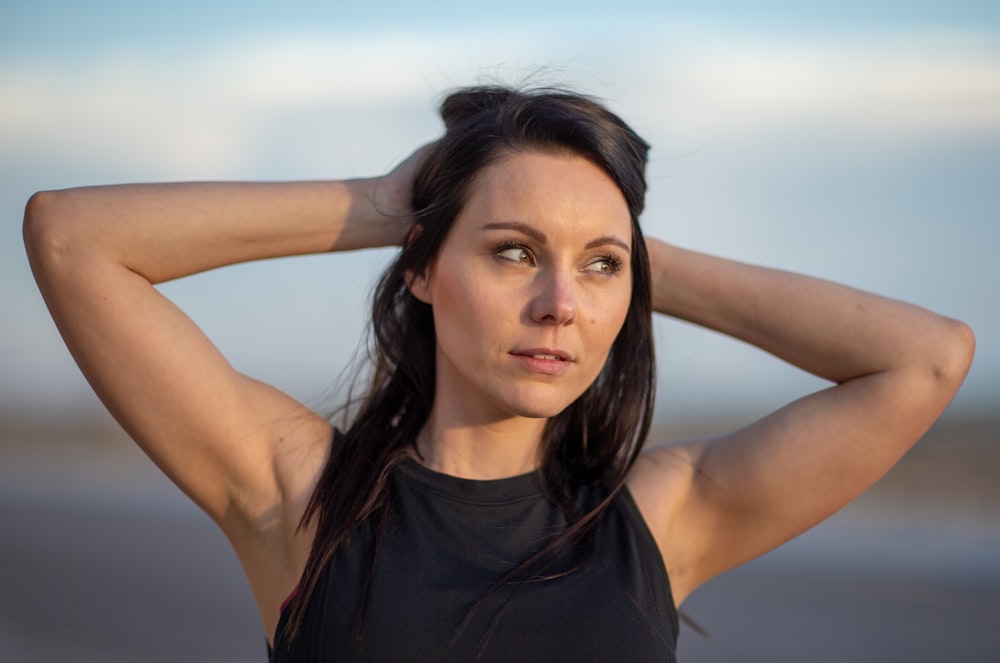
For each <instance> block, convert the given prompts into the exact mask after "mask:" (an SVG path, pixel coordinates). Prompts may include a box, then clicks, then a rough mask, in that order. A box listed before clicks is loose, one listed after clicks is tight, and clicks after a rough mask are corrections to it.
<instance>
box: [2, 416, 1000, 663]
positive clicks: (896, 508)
mask: <svg viewBox="0 0 1000 663" xmlns="http://www.w3.org/2000/svg"><path fill="white" fill-rule="evenodd" d="M727 423H733V424H737V423H740V422H707V423H702V424H690V425H685V426H672V427H665V428H664V429H663V430H661V431H659V432H658V434H657V436H656V437H657V438H660V439H667V438H675V437H679V436H685V435H688V434H695V433H698V432H718V431H720V430H726V428H727ZM998 442H1000V419H998V420H989V419H979V420H959V419H955V418H947V417H946V418H945V419H944V420H943V421H942V422H941V423H939V424H938V425H937V426H936V427H935V428H934V429H932V431H931V432H930V433H928V435H927V436H926V437H925V439H924V440H923V441H921V443H920V444H919V445H918V446H917V447H916V449H915V450H914V451H913V452H911V454H910V455H908V456H907V457H906V458H905V459H904V460H903V461H902V462H901V463H900V464H899V465H898V466H897V467H896V468H895V469H894V470H893V471H892V472H891V473H890V474H889V475H888V476H887V477H886V478H885V479H884V480H883V481H882V482H881V483H880V484H878V485H877V486H876V487H875V488H873V489H872V490H871V491H869V492H868V493H867V494H866V495H864V496H863V497H861V498H860V499H859V500H857V501H856V502H855V503H853V504H852V505H850V506H849V507H848V508H847V509H845V510H844V511H843V512H842V513H840V514H838V515H837V516H835V517H834V518H832V519H830V520H829V521H827V522H826V523H824V524H822V525H820V526H819V527H817V528H815V529H814V530H812V531H811V532H809V533H807V534H805V535H803V536H802V537H800V538H798V539H796V540H795V541H793V542H791V543H789V544H788V545H786V546H784V547H783V548H781V549H779V550H778V551H776V552H774V553H772V554H770V555H767V556H765V557H764V558H762V559H760V560H757V561H755V562H752V563H750V564H748V565H746V566H744V567H742V568H740V569H737V570H735V571H732V572H730V573H729V574H726V575H725V576H723V577H721V578H718V579H716V580H715V581H713V582H711V583H709V584H708V585H706V586H705V587H703V588H702V589H700V590H699V591H698V592H697V593H696V594H695V595H694V596H693V597H692V598H691V599H690V600H689V601H688V602H687V603H686V604H685V609H686V611H687V613H688V614H690V615H691V616H692V617H693V618H694V619H695V620H696V621H698V622H699V623H700V624H701V626H703V627H704V628H705V629H706V630H707V631H709V633H710V637H709V638H707V639H706V638H703V637H701V636H700V635H698V634H696V633H694V632H693V631H691V630H689V629H686V628H685V630H684V632H683V633H682V637H681V645H680V656H681V660H682V662H683V663H696V662H699V661H700V662H711V663H731V662H732V663H735V662H737V661H738V662H740V663H754V662H757V661H759V662H761V663H763V662H767V663H780V662H783V661H788V662H793V661H794V662H803V661H808V662H810V663H826V662H828V661H829V662H832V661H837V662H842V661H852V662H867V661H871V662H876V661H877V662H879V663H895V662H897V661H898V662H902V661H906V662H908V663H919V662H922V661H928V662H930V661H935V662H938V661H962V662H964V663H978V662H982V663H987V662H991V663H995V662H996V661H1000V443H998ZM0 523H2V527H0V597H2V599H0V661H4V662H6V661H10V662H17V663H34V662H38V663H41V662H46V663H48V662H51V661H81V662H89V661H102V662H110V663H113V662H117V661H122V662H124V661H129V662H132V661H148V662H151V663H156V662H159V661H164V662H167V661H199V662H200V661H204V662H229V661H232V662H236V661H261V662H263V661H264V660H265V653H264V651H265V648H264V647H265V646H264V636H263V633H262V630H261V628H260V626H259V623H258V619H257V616H256V612H255V608H254V606H253V602H252V599H251V596H250V592H249V590H248V588H247V587H246V584H245V581H244V579H243V576H242V572H241V570H240V568H239V564H238V562H237V561H236V558H235V556H234V554H233V553H232V551H231V550H230V549H229V546H228V543H227V542H226V540H225V539H224V537H223V536H222V535H221V534H220V533H219V532H218V531H217V530H216V529H215V527H214V525H213V524H212V523H211V522H210V521H209V520H208V519H207V518H206V517H205V516H203V515H202V514H201V513H200V512H199V511H197V509H196V508H195V507H194V506H192V505H191V504H190V503H189V502H188V501H187V500H186V498H184V497H183V496H182V495H181V494H180V493H179V492H178V491H177V490H176V489H175V488H174V487H173V486H172V485H171V484H170V483H169V482H168V481H167V480H166V479H164V478H163V477H162V476H161V475H160V474H159V473H158V472H157V470H156V469H155V468H154V467H153V466H152V464H151V463H150V462H149V461H148V460H147V459H146V458H145V457H144V456H143V455H142V454H141V453H140V452H139V451H138V450H137V449H136V448H135V447H134V446H133V445H132V444H131V442H129V441H128V439H127V438H126V437H125V436H124V435H123V434H122V433H121V432H120V431H119V430H117V428H115V427H114V425H113V424H111V423H109V422H107V421H104V420H102V421H98V422H96V423H93V422H92V423H89V424H85V423H81V422H65V423H63V424H59V425H56V424H51V423H50V424H46V425H40V424H39V423H38V422H30V421H16V420H15V419H14V418H11V417H6V418H5V420H3V421H0ZM598 605H599V601H595V606H598Z"/></svg>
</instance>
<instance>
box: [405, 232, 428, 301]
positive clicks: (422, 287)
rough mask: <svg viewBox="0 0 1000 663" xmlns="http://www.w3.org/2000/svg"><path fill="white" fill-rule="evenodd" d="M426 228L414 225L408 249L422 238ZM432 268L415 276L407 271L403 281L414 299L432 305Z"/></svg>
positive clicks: (408, 241)
mask: <svg viewBox="0 0 1000 663" xmlns="http://www.w3.org/2000/svg"><path fill="white" fill-rule="evenodd" d="M423 230H424V227H423V226H422V225H420V224H419V223H414V224H413V227H412V228H410V232H409V234H408V235H407V237H406V248H410V246H412V244H413V242H414V240H416V239H417V237H420V233H421V232H423ZM429 272H430V268H425V269H424V271H423V272H422V273H421V274H415V273H414V272H412V271H410V270H407V271H406V275H405V276H404V277H403V280H404V281H405V282H406V287H407V289H408V290H409V291H410V294H412V295H413V296H414V297H416V298H417V299H419V300H420V301H422V302H423V303H424V304H430V303H431V289H430V283H429V280H430V274H429Z"/></svg>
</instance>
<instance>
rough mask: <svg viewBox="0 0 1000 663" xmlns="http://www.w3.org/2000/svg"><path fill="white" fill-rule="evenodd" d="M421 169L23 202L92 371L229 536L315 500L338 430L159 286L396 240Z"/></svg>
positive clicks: (79, 355) (61, 311)
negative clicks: (260, 377) (251, 373)
mask: <svg viewBox="0 0 1000 663" xmlns="http://www.w3.org/2000/svg"><path fill="white" fill-rule="evenodd" d="M412 162H413V160H412V159H411V160H409V161H408V162H405V163H404V164H403V165H401V166H400V167H399V168H397V169H396V171H394V172H393V173H392V174H390V175H389V176H387V177H385V178H381V179H373V180H354V181H349V182H298V183H275V184H253V183H225V184H224V183H188V184H155V185H124V186H109V187H93V188H81V189H71V190H66V191H55V192H42V193H38V194H35V195H34V196H33V197H32V198H31V200H30V201H29V203H28V206H27V209H26V212H25V221H24V235H25V243H26V246H27V250H28V256H29V260H30V262H31V267H32V270H33V272H34V274H35V278H36V280H37V282H38V285H39V288H40V289H41V291H42V295H43V296H44V298H45V301H46V303H47V304H48V307H49V310H50V311H51V313H52V317H53V318H54V320H55V322H56V325H57V326H58V328H59V330H60V332H61V333H62V336H63V338H64V340H65V341H66V344H67V346H68V347H69V350H70V352H71V353H72V354H73V357H74V358H75V359H76V361H77V363H78V364H79V366H80V368H81V369H82V371H83V373H84V375H85V376H86V377H87V379H88V381H89V382H90V384H91V385H92V386H93V388H94V390H95V391H96V392H97V394H98V396H99V397H100V398H101V400H102V401H103V402H104V404H105V405H106V406H107V408H108V409H109V411H110V412H111V413H112V414H113V415H114V417H115V418H116V419H117V420H118V422H119V423H120V424H121V425H122V426H123V427H124V428H125V429H126V431H128V433H129V434H130V435H131V436H132V437H133V438H134V439H135V440H136V442H138V443H139V445H140V446H141V447H142V448H143V449H144V450H145V452H146V453H147V454H148V455H149V456H150V457H151V458H152V459H153V460H154V461H155V462H156V464H157V465H158V466H159V467H160V468H161V469H162V470H163V471H164V472H165V473H166V474H167V475H168V476H169V477H170V478H171V479H172V480H173V481H174V482H175V483H176V484H177V485H178V486H179V487H180V488H181V489H182V490H183V491H184V492H185V493H187V494H188V495H189V496H190V497H191V498H192V499H193V500H194V501H195V502H196V503H197V504H198V505H199V506H201V507H202V508H203V509H204V510H205V511H206V512H207V513H208V514H209V515H210V516H211V517H212V518H213V519H215V520H216V521H217V522H218V523H219V524H220V525H221V526H222V527H223V528H224V529H226V530H227V532H229V533H230V534H231V535H232V534H233V533H234V532H235V531H239V530H240V529H241V528H242V527H244V526H246V525H250V526H251V527H255V526H256V525H255V523H256V524H259V523H260V522H261V519H273V518H274V517H275V516H278V517H279V519H283V520H285V521H288V520H289V516H292V515H294V514H290V513H289V512H288V506H289V504H296V505H302V504H304V502H305V500H307V499H308V496H309V492H310V491H311V488H312V481H313V479H314V477H315V475H316V473H317V472H318V471H319V468H320V467H321V466H322V463H323V461H324V460H325V452H326V443H327V442H328V439H329V437H328V436H329V428H328V425H327V423H326V422H325V421H324V420H323V419H322V418H320V417H319V416H318V415H316V414H314V413H312V412H310V411H308V410H306V408H304V407H303V406H302V405H301V404H299V403H297V402H296V401H294V400H293V399H291V398H290V397H288V396H286V395H284V394H282V393H280V392H278V391H277V390H275V389H273V388H271V387H269V386H268V385H265V384H263V383H260V382H257V381H255V380H253V379H250V378H248V377H246V376H244V375H241V374H240V373H238V372H237V371H235V370H234V369H233V368H232V367H231V366H230V365H229V364H228V362H227V361H226V360H225V359H224V358H223V356H222V355H221V353H220V352H219V351H218V349H217V348H215V347H214V345H213V344H212V343H211V342H210V341H209V340H208V338H206V337H205V335H204V334H203V333H202V332H201V330H200V329H198V327H197V326H196V325H195V324H194V323H193V322H192V321H191V320H190V318H188V317H187V316H186V315H185V314H184V313H183V312H182V311H180V310H179V309H178V308H177V307H176V306H174V305H173V304H172V303H171V302H170V301H169V300H168V299H166V298H165V297H164V296H162V295H161V294H160V293H159V292H158V291H157V290H156V289H155V288H154V287H153V286H154V285H155V284H157V283H161V282H163V281H167V280H170V279H174V278H178V277H181V276H186V275H189V274H194V273H197V272H201V271H205V270H208V269H212V268H215V267H220V266H223V265H229V264H233V263H239V262H246V261H250V260H258V259H264V258H271V257H278V256H289V255H298V254H308V253H319V252H324V251H331V250H350V249H359V248H366V247H374V246H385V245H391V244H399V243H401V242H402V240H403V238H404V237H405V234H406V232H407V228H408V225H409V224H408V223H407V222H406V220H405V214H406V211H407V206H408V202H409V190H408V184H409V177H410V172H409V171H410V170H412V168H413V167H414V164H413V163H412ZM381 212H385V214H383V213H381ZM282 507H284V511H285V512H284V513H283V514H278V513H276V508H282ZM298 508H299V507H296V509H295V510H298ZM281 515H284V516H285V518H281ZM286 524H288V523H287V522H286ZM291 524H292V525H293V526H294V525H297V523H291Z"/></svg>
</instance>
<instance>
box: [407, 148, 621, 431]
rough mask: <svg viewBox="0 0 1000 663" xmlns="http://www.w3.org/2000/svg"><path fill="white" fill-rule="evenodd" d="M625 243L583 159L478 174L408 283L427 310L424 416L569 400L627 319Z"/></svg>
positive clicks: (594, 171) (513, 162) (525, 409)
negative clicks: (427, 408)
mask: <svg viewBox="0 0 1000 663" xmlns="http://www.w3.org/2000/svg"><path fill="white" fill-rule="evenodd" d="M631 241H632V224H631V219H630V216H629V211H628V207H627V205H626V203H625V199H624V198H623V197H622V194H621V192H620V191H619V189H618V187H617V186H616V185H615V183H614V182H613V181H612V180H611V179H610V178H609V177H608V176H607V174H605V172H604V171H603V170H601V169H600V168H599V167H597V166H595V165H594V164H592V163H591V162H589V161H587V160H586V159H583V158H582V157H578V156H571V155H553V154H543V153H538V152H519V153H514V154H511V155H509V156H505V157H503V158H502V159H500V160H498V161H496V162H494V163H493V164H491V165H490V166H488V167H487V168H485V169H484V170H483V171H482V172H481V173H480V174H479V176H478V177H477V179H476V182H475V183H474V184H473V186H472V187H471V188H470V191H469V197H468V200H467V202H466V204H465V207H464V208H463V209H462V211H461V213H460V214H459V215H458V217H457V218H456V219H455V222H454V224H453V226H452V228H451V230H450V231H449V233H448V236H447V238H446V239H445V241H444V243H443V244H442V246H441V249H440V252H439V253H438V255H437V257H436V259H435V260H434V262H433V263H432V265H431V267H430V269H429V270H428V271H427V273H425V274H424V275H422V276H420V277H417V278H414V279H412V280H411V283H410V289H411V291H412V292H413V294H414V295H415V296H416V297H418V298H419V299H421V300H422V301H424V302H426V303H428V304H430V305H431V307H432V309H433V314H434V324H435V329H436V333H437V348H436V353H437V354H436V366H437V384H436V391H435V407H436V408H437V406H438V404H440V403H441V402H446V403H447V404H448V408H449V410H451V411H453V412H456V413H457V414H459V416H461V417H463V418H464V419H465V421H466V422H468V423H479V424H482V423H489V422H494V421H498V420H501V419H506V418H510V417H517V416H521V417H551V416H553V415H556V414H558V413H559V412H561V411H562V410H563V409H565V408H566V407H567V406H568V405H570V404H571V403H572V402H573V401H574V400H576V398H577V397H579V396H580V394H582V393H583V392H584V391H585V390H586V389H587V387H589V386H590V384H591V383H592V382H593V381H594V380H595V379H596V377H597V375H598V373H599V372H600V370H601V368H602V366H603V365H604V361H605V359H606V357H607V355H608V352H609V350H610V348H611V344H612V343H613V342H614V340H615V337H616V336H617V335H618V332H619V330H620V329H621V326H622V324H623V323H624V320H625V316H626V314H627V312H628V308H629V304H630V301H631V294H632V271H631V264H630V257H631Z"/></svg>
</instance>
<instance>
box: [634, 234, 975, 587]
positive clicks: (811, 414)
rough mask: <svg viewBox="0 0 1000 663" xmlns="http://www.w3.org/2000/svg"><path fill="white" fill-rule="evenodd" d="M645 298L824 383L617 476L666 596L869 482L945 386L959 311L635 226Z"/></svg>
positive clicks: (954, 372)
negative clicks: (663, 567)
mask: <svg viewBox="0 0 1000 663" xmlns="http://www.w3.org/2000/svg"><path fill="white" fill-rule="evenodd" d="M647 246H648V248H649V253H650V260H651V263H652V277H653V305H654V308H655V310H656V311H658V312H660V313H663V314H666V315H670V316H673V317H675V318H679V319H683V320H687V321H689V322H693V323H696V324H698V325H701V326H703V327H707V328H709V329H714V330H716V331H719V332H722V333H724V334H727V335H729V336H732V337H734V338H737V339H740V340H743V341H745V342H747V343H750V344H752V345H755V346H757V347H759V348H761V349H763V350H766V351H767V352H769V353H771V354H773V355H775V356H777V357H780V358H781V359H784V360H785V361H787V362H789V363H791V364H793V365H795V366H798V367H799V368H802V369H804V370H806V371H809V372H810V373H813V374H814V375H817V376H819V377H822V378H826V379H827V380H830V381H831V382H833V383H835V384H834V386H832V387H830V388H828V389H825V390H822V391H819V392H817V393H815V394H812V395H809V396H806V397H805V398H802V399H800V400H797V401H795V402H793V403H791V404H789V405H787V406H785V407H783V408H782V409H780V410H778V411H777V412H774V413H773V414H771V415H769V416H767V417H765V418H764V419H761V420H760V421H757V422H756V423H754V424H751V425H750V426H747V427H746V428H743V429H740V430H738V431H735V432H733V433H730V434H728V435H724V436H720V437H717V438H712V439H706V440H696V441H690V442H685V443H681V444H678V445H673V446H667V447H660V448H657V449H653V450H651V451H649V452H647V453H646V454H645V456H644V457H643V458H642V459H641V460H640V463H639V464H638V465H637V467H636V471H635V472H634V474H633V477H632V478H631V479H630V488H631V489H632V491H633V493H634V494H635V496H636V499H637V501H638V502H639V504H640V508H642V509H643V512H644V515H645V516H646V519H647V521H649V522H650V524H651V527H652V529H653V531H654V534H655V535H656V538H657V540H658V542H659V543H660V546H661V550H662V551H663V554H664V559H665V561H666V563H667V567H668V570H669V572H670V574H671V583H672V585H673V586H674V591H675V594H677V596H676V598H677V600H678V602H680V601H681V600H682V599H683V597H684V596H686V595H687V593H689V592H690V591H692V590H693V589H694V588H695V587H697V586H698V585H700V584H701V583H703V582H705V581H706V580H708V579H710V578H712V577H714V576H716V575H718V574H719V573H722V572H723V571H725V570H727V569H730V568H732V567H734V566H736V565H738V564H741V563H743V562H745V561H747V560H749V559H752V558H754V557H756V556H758V555H761V554H763V553H765V552H767V551H768V550H771V549H773V548H775V547H777V546H778V545H780V544H782V543H784V542H785V541H787V540H788V539H790V538H792V537H794V536H796V535H797V534H799V533H801V532H803V531H805V530H806V529H808V528H809V527H812V526H813V525H815V524H816V523H818V522H820V521H821V520H823V519H824V518H826V517H828V516H830V515H831V514H832V513H834V512H835V511H837V510H838V509H840V508H841V507H842V506H844V505H845V504H847V503H848V502H849V501H850V500H852V499H853V498H855V497H856V496H858V495H859V494H860V493H861V492H863V491H864V490H865V489H867V488H868V487H869V486H871V485H872V484H873V483H875V482H876V481H877V480H878V479H879V478H880V477H881V476H882V475H883V474H885V473H886V472H887V471H888V470H889V469H890V468H891V467H892V466H893V464H894V463H895V462H896V461H897V460H899V458H900V457H901V456H902V455H903V454H904V453H905V452H906V451H907V450H908V449H909V448H910V447H911V446H912V445H913V444H914V443H915V442H916V441H917V440H918V439H919V438H920V437H921V436H922V435H923V434H924V432H926V430H927V429H928V428H929V427H930V425H931V424H932V423H933V422H934V421H935V419H937V417H938V416H939V415H940V414H941V413H942V412H943V411H944V409H945V407H946V406H947V405H948V403H949V402H950V401H951V399H952V397H954V395H955V393H956V392H957V391H958V388H959V386H960V385H961V383H962V380H963V379H964V378H965V374H966V372H967V371H968V369H969V365H970V363H971V361H972V355H973V351H974V347H975V340H974V337H973V334H972V331H971V330H970V329H969V327H968V326H966V325H965V324H963V323H961V322H958V321H956V320H952V319H949V318H946V317H943V316H940V315H937V314H935V313H932V312H930V311H927V310H925V309H922V308H919V307H917V306H913V305H910V304H906V303H903V302H899V301H894V300H891V299H886V298H884V297H879V296H876V295H872V294H869V293H866V292H861V291H859V290H855V289H852V288H849V287H846V286H842V285H837V284H834V283H830V282H827V281H822V280H819V279H815V278H810V277H806V276H801V275H798V274H792V273H788V272H782V271H777V270H772V269H766V268H762V267H756V266H752V265H746V264H742V263H738V262H733V261H729V260H724V259H721V258H715V257H711V256H707V255H704V254H700V253H696V252H693V251H687V250H684V249H680V248H677V247H674V246H671V245H668V244H665V243H663V242H659V241H657V240H652V239H649V240H647Z"/></svg>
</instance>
